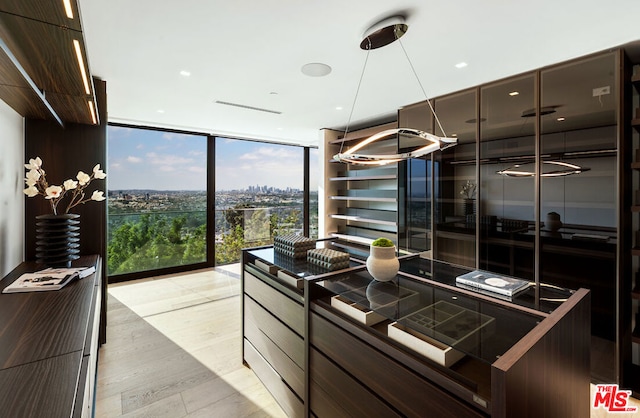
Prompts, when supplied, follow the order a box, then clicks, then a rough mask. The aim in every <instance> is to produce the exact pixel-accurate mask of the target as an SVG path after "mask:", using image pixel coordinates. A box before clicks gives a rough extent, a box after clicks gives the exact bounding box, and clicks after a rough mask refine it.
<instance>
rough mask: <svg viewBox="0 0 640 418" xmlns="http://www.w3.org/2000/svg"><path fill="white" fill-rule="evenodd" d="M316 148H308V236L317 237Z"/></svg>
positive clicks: (317, 167) (317, 157) (317, 169)
mask: <svg viewBox="0 0 640 418" xmlns="http://www.w3.org/2000/svg"><path fill="white" fill-rule="evenodd" d="M319 155H320V153H319V151H318V148H310V149H309V238H313V239H317V238H318V184H319V183H320V178H319V176H318V173H320V168H319V164H320V160H319V158H320V157H319Z"/></svg>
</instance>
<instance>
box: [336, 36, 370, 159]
mask: <svg viewBox="0 0 640 418" xmlns="http://www.w3.org/2000/svg"><path fill="white" fill-rule="evenodd" d="M369 52H371V41H370V40H369V48H367V56H366V57H365V59H364V65H363V66H362V72H361V73H360V80H359V81H358V88H356V95H355V97H354V98H353V104H352V105H351V112H349V119H348V120H347V126H346V127H345V129H344V136H343V137H342V143H341V144H340V153H342V148H343V147H344V141H345V139H346V138H347V133H348V132H349V124H351V118H352V117H353V110H354V109H355V108H356V101H358V93H360V86H361V85H362V79H363V78H364V72H365V70H366V69H367V61H369Z"/></svg>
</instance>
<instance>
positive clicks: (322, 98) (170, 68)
mask: <svg viewBox="0 0 640 418" xmlns="http://www.w3.org/2000/svg"><path fill="white" fill-rule="evenodd" d="M79 6H80V9H81V15H82V21H83V27H84V33H85V37H86V38H85V42H86V44H87V48H88V54H89V65H90V68H91V72H92V74H93V75H94V76H97V77H99V78H102V79H103V80H105V81H106V82H107V94H108V103H109V105H108V112H109V121H110V122H120V123H127V124H133V125H146V126H157V127H168V128H173V129H180V130H190V131H196V132H202V133H212V134H216V135H228V136H234V137H244V138H256V139H264V140H270V141H276V142H285V143H295V144H303V145H317V142H318V130H319V129H321V128H338V129H344V127H345V125H346V124H347V122H348V121H349V120H350V119H349V114H350V110H351V108H352V106H353V101H354V98H355V95H356V88H357V85H358V80H359V79H360V75H361V73H362V69H363V65H364V62H365V58H366V56H367V52H365V51H362V50H361V49H360V48H359V43H360V41H361V35H362V33H363V32H364V31H365V30H366V29H367V28H368V27H369V26H371V25H372V24H373V23H375V22H377V21H378V20H380V19H381V18H384V17H386V16H389V15H393V14H398V13H400V14H404V15H406V16H407V23H408V25H409V30H408V32H407V34H406V35H405V36H404V37H403V38H402V44H403V45H404V48H405V50H406V51H407V54H408V56H409V58H410V60H411V62H412V63H413V65H414V67H415V69H416V71H417V73H418V76H419V79H420V82H421V83H422V85H423V86H424V88H425V90H426V93H427V94H428V95H429V97H437V96H440V95H443V94H446V93H450V92H454V91H458V90H462V89H465V88H467V87H472V86H476V85H478V84H482V83H486V82H489V81H492V80H497V79H500V78H504V77H507V76H510V75H514V74H518V73H522V72H525V71H528V70H532V69H535V68H539V67H543V66H546V65H550V64H554V63H557V62H561V61H565V60H568V59H571V58H575V57H579V56H583V55H586V54H589V53H592V52H598V51H602V50H605V49H609V48H613V47H616V46H619V45H623V44H625V43H628V42H632V41H636V40H639V39H640V26H639V25H638V23H637V22H638V19H640V1H639V0H609V1H603V0H538V1H537V2H528V3H525V2H523V1H516V0H485V1H478V0H447V1H444V0H399V1H395V2H389V1H388V0H349V1H344V0H315V1H314V0H235V1H229V0H224V1H223V0H182V1H179V2H178V1H175V2H168V1H158V0H79ZM312 62H320V63H325V64H327V65H329V66H331V67H332V69H333V71H332V72H331V73H330V74H329V75H328V76H326V77H308V76H305V75H303V74H302V73H301V71H300V69H301V67H302V66H303V65H305V64H307V63H312ZM459 62H466V63H468V66H467V67H465V68H462V69H457V68H455V64H457V63H459ZM183 70H184V71H188V72H190V73H191V75H190V76H189V77H185V76H182V75H180V72H181V71H183ZM424 99H425V96H424V94H423V93H422V91H421V89H420V87H419V84H418V81H417V80H416V78H415V77H414V75H413V73H412V72H411V68H410V66H409V63H408V61H407V59H406V58H405V56H404V53H403V51H402V47H401V46H400V44H399V43H398V42H396V43H393V44H391V45H390V46H388V47H385V48H381V49H378V50H373V51H371V52H370V55H369V60H368V64H367V66H366V71H365V72H364V78H363V80H362V87H361V90H360V93H359V95H358V100H357V102H356V104H355V107H354V112H353V116H352V117H351V122H350V125H351V126H352V127H354V126H357V125H362V124H364V123H366V121H370V120H374V119H384V118H387V117H389V116H392V117H394V116H395V113H396V110H397V109H398V108H399V107H401V106H403V105H408V104H411V103H415V102H418V101H422V100H424ZM216 101H222V102H231V103H237V104H240V105H244V106H251V107H256V108H263V109H269V110H274V111H278V112H282V113H281V114H274V113H266V112H261V111H256V110H249V109H244V108H238V107H231V106H225V105H221V104H217V103H215V102H216ZM338 106H341V107H342V108H343V109H342V110H336V107H338ZM159 111H162V112H159ZM444 128H445V130H446V127H444Z"/></svg>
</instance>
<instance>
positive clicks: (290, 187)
mask: <svg viewBox="0 0 640 418" xmlns="http://www.w3.org/2000/svg"><path fill="white" fill-rule="evenodd" d="M303 164H304V150H303V148H302V147H296V146H289V145H279V144H269V143H264V142H254V141H246V140H240V139H230V138H216V161H215V179H216V185H215V187H216V191H215V219H216V221H215V223H216V229H215V262H216V265H222V264H229V263H236V262H238V261H239V260H240V250H241V249H242V248H246V247H257V246H260V245H267V244H271V243H272V242H273V237H274V236H275V235H285V234H292V233H296V234H301V233H302V231H303V221H304V213H303V210H304V207H303V199H304V193H303V190H304V165H303Z"/></svg>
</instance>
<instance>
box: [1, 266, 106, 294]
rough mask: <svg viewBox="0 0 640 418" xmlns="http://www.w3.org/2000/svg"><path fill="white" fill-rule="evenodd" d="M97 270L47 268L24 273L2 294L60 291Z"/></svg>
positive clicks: (92, 268) (85, 268)
mask: <svg viewBox="0 0 640 418" xmlns="http://www.w3.org/2000/svg"><path fill="white" fill-rule="evenodd" d="M95 271H96V268H95V267H94V266H91V267H74V268H46V269H44V270H39V271H36V272H33V273H24V274H22V275H21V276H20V277H18V278H17V279H16V280H15V281H14V282H13V283H11V284H10V285H9V286H7V287H5V288H4V289H3V290H2V293H22V292H44V291H48V290H60V289H62V288H63V287H65V286H66V285H67V284H69V283H71V282H72V281H74V280H76V279H82V278H85V277H87V276H89V275H91V274H93V273H95Z"/></svg>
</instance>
